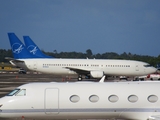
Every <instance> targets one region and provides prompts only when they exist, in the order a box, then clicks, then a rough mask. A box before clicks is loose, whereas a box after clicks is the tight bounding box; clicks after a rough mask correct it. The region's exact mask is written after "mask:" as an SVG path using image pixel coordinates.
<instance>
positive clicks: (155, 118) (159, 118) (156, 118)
mask: <svg viewBox="0 0 160 120" xmlns="http://www.w3.org/2000/svg"><path fill="white" fill-rule="evenodd" d="M149 120H160V115H156V116H150V117H149Z"/></svg>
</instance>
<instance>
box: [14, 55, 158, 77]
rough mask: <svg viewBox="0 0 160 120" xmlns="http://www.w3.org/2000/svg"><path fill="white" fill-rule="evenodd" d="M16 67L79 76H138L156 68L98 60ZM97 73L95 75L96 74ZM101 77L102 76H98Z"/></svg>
mask: <svg viewBox="0 0 160 120" xmlns="http://www.w3.org/2000/svg"><path fill="white" fill-rule="evenodd" d="M20 60H22V61H24V63H20V64H19V63H16V64H17V65H18V66H21V67H23V68H27V69H29V70H33V71H39V72H43V73H51V74H79V73H78V72H79V71H80V72H83V71H85V72H87V71H88V72H89V73H90V72H91V71H98V72H102V73H103V74H104V75H126V76H140V75H147V74H150V73H154V72H155V71H156V68H154V67H152V66H147V67H146V65H149V64H147V63H145V62H140V61H132V60H98V59H47V58H46V59H20ZM98 72H97V74H98ZM95 73H96V72H95ZM100 77H102V76H100Z"/></svg>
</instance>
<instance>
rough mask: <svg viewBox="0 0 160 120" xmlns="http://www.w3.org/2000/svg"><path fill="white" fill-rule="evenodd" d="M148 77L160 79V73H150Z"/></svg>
mask: <svg viewBox="0 0 160 120" xmlns="http://www.w3.org/2000/svg"><path fill="white" fill-rule="evenodd" d="M147 78H149V79H150V80H160V74H158V73H155V74H149V75H148V76H147Z"/></svg>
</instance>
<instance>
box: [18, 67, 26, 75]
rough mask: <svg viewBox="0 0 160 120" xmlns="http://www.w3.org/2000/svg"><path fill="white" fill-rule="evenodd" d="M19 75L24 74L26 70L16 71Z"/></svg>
mask: <svg viewBox="0 0 160 120" xmlns="http://www.w3.org/2000/svg"><path fill="white" fill-rule="evenodd" d="M18 73H19V74H26V70H24V69H23V68H20V69H19V71H18Z"/></svg>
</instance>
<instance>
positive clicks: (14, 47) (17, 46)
mask: <svg viewBox="0 0 160 120" xmlns="http://www.w3.org/2000/svg"><path fill="white" fill-rule="evenodd" d="M23 49H24V47H23V45H22V44H19V43H14V44H13V45H12V51H13V53H15V54H19V53H21V52H22V50H23Z"/></svg>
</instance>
